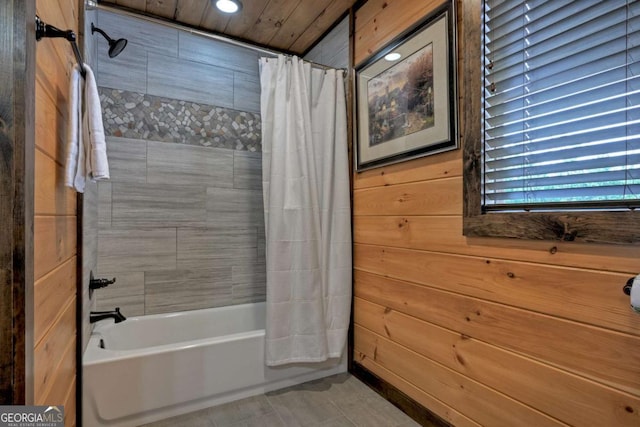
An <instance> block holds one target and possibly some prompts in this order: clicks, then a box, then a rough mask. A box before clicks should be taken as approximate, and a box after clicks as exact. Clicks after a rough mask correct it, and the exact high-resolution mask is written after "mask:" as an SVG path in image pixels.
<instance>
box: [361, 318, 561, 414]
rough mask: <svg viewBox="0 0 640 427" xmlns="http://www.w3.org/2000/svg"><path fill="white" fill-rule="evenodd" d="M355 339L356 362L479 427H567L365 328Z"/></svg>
mask: <svg viewBox="0 0 640 427" xmlns="http://www.w3.org/2000/svg"><path fill="white" fill-rule="evenodd" d="M355 336H356V343H355V347H356V360H361V361H363V360H366V359H373V360H374V361H375V362H377V363H378V364H380V365H382V366H385V367H387V368H388V369H390V370H392V371H393V372H395V373H396V374H398V375H399V376H401V377H402V378H404V379H405V380H407V381H410V382H412V383H419V384H421V388H422V389H424V390H425V391H426V392H428V393H430V394H433V395H437V396H438V398H439V399H440V400H442V401H443V402H444V403H445V404H447V405H449V406H451V407H453V408H461V407H464V412H465V413H466V414H468V415H469V416H470V418H472V419H474V420H475V421H477V422H478V423H479V424H481V425H485V426H505V427H506V426H517V425H522V420H528V422H527V424H528V425H532V426H537V427H538V426H540V427H542V426H556V427H557V426H561V425H566V424H564V423H561V422H560V421H558V420H556V419H554V418H551V417H549V416H548V415H546V414H544V413H542V412H540V411H537V410H535V409H533V408H531V407H528V406H526V405H524V404H522V403H520V402H518V401H516V400H514V399H512V398H510V397H509V396H507V395H504V394H502V393H499V392H497V391H495V390H492V389H490V388H489V387H486V386H484V385H482V384H481V383H479V382H477V381H474V380H472V379H471V378H469V377H467V376H465V375H461V374H458V373H457V372H455V371H453V370H451V369H448V368H446V367H445V366H443V365H441V364H439V363H436V362H434V361H432V360H429V359H427V358H425V357H423V356H421V355H420V354H418V353H416V352H414V351H411V350H409V349H407V348H405V347H403V346H401V345H399V344H396V343H395V342H394V341H392V340H390V339H387V338H384V337H382V336H378V335H375V334H373V333H372V332H370V331H367V330H366V329H364V328H357V329H356V335H355Z"/></svg>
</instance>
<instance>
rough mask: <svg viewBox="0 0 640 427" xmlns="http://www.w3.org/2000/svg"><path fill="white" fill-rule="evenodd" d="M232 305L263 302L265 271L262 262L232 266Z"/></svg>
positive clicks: (264, 295)
mask: <svg viewBox="0 0 640 427" xmlns="http://www.w3.org/2000/svg"><path fill="white" fill-rule="evenodd" d="M231 278H232V281H233V288H232V291H233V303H234V304H244V303H248V302H257V301H265V299H266V295H267V286H266V282H267V271H266V266H265V264H264V263H262V262H258V263H247V264H245V265H234V266H233V267H232V269H231Z"/></svg>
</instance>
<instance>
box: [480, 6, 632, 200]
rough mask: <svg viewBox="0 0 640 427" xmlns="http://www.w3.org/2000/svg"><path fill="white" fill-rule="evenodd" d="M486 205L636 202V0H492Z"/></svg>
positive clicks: (487, 13)
mask: <svg viewBox="0 0 640 427" xmlns="http://www.w3.org/2000/svg"><path fill="white" fill-rule="evenodd" d="M483 35H484V39H483V40H484V43H483V46H484V52H483V53H484V82H483V85H484V90H483V114H484V116H483V117H484V120H483V131H484V141H483V156H484V162H483V181H482V185H483V201H484V202H483V208H484V209H485V210H488V211H491V210H505V209H506V210H508V209H516V208H522V209H536V208H541V209H553V208H554V207H563V208H580V207H589V208H594V207H599V206H601V207H607V208H608V209H610V208H611V207H618V208H634V207H639V206H640V1H638V0H633V1H631V0H605V1H593V0H577V1H568V0H529V1H519V0H486V1H485V4H484V34H483Z"/></svg>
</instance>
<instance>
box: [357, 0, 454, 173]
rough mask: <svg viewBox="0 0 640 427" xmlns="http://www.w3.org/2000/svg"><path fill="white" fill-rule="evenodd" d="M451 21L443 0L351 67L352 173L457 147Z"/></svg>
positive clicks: (449, 8) (449, 3) (449, 5)
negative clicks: (353, 73) (425, 14)
mask: <svg viewBox="0 0 640 427" xmlns="http://www.w3.org/2000/svg"><path fill="white" fill-rule="evenodd" d="M455 22H456V18H455V6H454V2H453V1H447V2H446V3H444V4H443V5H442V6H440V7H439V8H438V9H436V10H435V11H434V12H433V13H431V14H430V15H429V16H427V17H426V18H424V19H423V20H421V21H420V22H418V23H417V24H416V25H415V26H413V27H412V28H411V29H409V30H408V31H406V32H404V33H403V34H401V35H400V36H399V37H397V38H396V39H395V40H393V41H391V42H390V43H389V44H387V45H386V46H385V47H384V48H382V49H381V50H380V51H379V52H378V53H376V54H375V55H373V56H372V57H371V58H369V59H368V60H366V61H364V62H363V63H362V64H360V65H359V66H358V67H356V69H355V97H356V99H355V101H356V102H355V117H356V123H357V125H356V126H355V132H356V135H355V140H356V150H355V154H356V155H355V158H356V165H355V169H356V171H357V172H361V171H364V170H367V169H371V168H376V167H380V166H385V165H389V164H393V163H398V162H403V161H406V160H410V159H415V158H418V157H422V156H427V155H431V154H436V153H440V152H443V151H448V150H454V149H457V148H458V147H459V145H458V119H457V116H458V114H457V102H456V101H457V95H456V92H457V91H456V86H457V84H456V64H457V61H456V37H455V34H456V29H455ZM391 54H396V55H395V59H394V55H392V56H390V55H391ZM398 55H399V58H398Z"/></svg>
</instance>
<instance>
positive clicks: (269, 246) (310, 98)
mask: <svg viewBox="0 0 640 427" xmlns="http://www.w3.org/2000/svg"><path fill="white" fill-rule="evenodd" d="M260 84H261V88H262V89H261V101H260V104H261V113H262V183H263V196H264V217H265V232H266V262H267V325H266V342H265V358H266V361H265V362H266V364H267V365H269V366H276V365H283V364H287V363H294V362H321V361H325V360H327V359H329V358H337V357H340V356H341V354H342V352H343V350H344V347H345V345H346V340H347V338H346V337H347V330H348V328H349V315H350V309H351V212H350V202H349V166H348V156H347V125H346V117H347V115H346V106H345V94H344V76H343V71H341V70H326V71H325V70H320V69H317V68H312V67H311V64H310V63H308V62H305V61H302V60H301V59H299V58H296V57H285V56H283V55H280V56H279V57H277V58H261V59H260Z"/></svg>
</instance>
